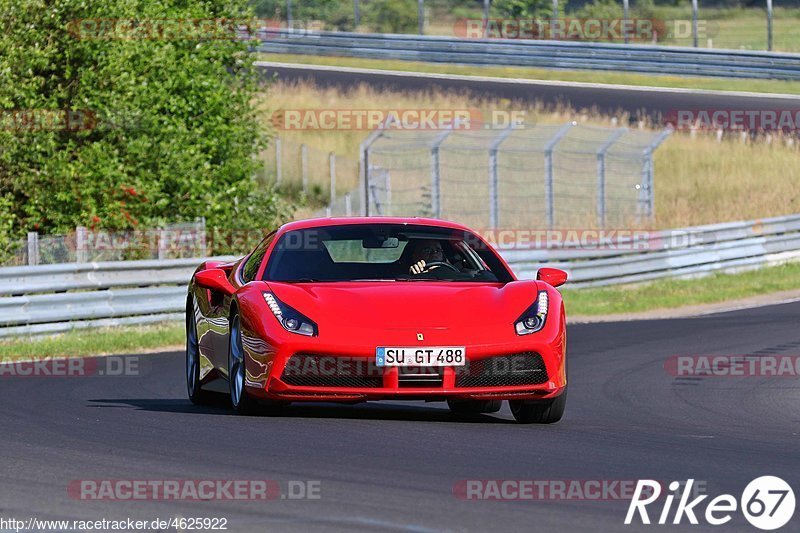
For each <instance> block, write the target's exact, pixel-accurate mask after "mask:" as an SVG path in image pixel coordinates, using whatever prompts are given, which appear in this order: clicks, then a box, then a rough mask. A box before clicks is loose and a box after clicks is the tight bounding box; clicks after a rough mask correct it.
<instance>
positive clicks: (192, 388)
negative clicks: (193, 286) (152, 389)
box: [186, 296, 211, 405]
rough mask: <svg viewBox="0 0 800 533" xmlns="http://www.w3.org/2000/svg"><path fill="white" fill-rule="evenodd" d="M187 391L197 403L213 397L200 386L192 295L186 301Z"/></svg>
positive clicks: (198, 346)
mask: <svg viewBox="0 0 800 533" xmlns="http://www.w3.org/2000/svg"><path fill="white" fill-rule="evenodd" d="M186 392H187V393H188V395H189V400H190V401H191V402H192V403H193V404H195V405H205V404H207V403H208V402H209V400H210V399H211V394H210V393H209V392H208V391H205V390H203V388H202V387H201V386H200V340H199V339H198V338H197V321H196V320H195V317H194V301H193V299H192V297H191V296H190V297H189V300H188V301H187V302H186Z"/></svg>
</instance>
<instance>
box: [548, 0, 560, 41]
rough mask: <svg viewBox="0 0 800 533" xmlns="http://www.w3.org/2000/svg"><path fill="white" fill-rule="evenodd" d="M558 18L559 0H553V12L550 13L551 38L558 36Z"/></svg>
mask: <svg viewBox="0 0 800 533" xmlns="http://www.w3.org/2000/svg"><path fill="white" fill-rule="evenodd" d="M557 18H558V0H553V13H552V14H551V15H550V38H551V39H555V38H556V24H557V21H556V19H557Z"/></svg>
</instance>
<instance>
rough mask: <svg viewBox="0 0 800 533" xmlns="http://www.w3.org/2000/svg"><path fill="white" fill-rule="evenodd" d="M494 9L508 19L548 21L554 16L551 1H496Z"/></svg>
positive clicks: (493, 5)
mask: <svg viewBox="0 0 800 533" xmlns="http://www.w3.org/2000/svg"><path fill="white" fill-rule="evenodd" d="M492 8H493V9H494V10H495V12H497V13H499V14H500V15H501V16H503V17H508V18H523V19H530V18H536V19H546V18H550V17H551V16H552V15H553V2H552V1H551V0H496V1H495V2H492Z"/></svg>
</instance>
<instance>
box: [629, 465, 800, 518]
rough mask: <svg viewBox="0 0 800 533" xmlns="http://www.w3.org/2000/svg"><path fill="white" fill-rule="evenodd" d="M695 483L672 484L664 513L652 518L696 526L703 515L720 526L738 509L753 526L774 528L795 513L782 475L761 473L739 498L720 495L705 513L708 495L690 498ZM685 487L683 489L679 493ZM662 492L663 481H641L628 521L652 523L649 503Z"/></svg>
mask: <svg viewBox="0 0 800 533" xmlns="http://www.w3.org/2000/svg"><path fill="white" fill-rule="evenodd" d="M693 484H694V479H689V480H687V481H686V483H685V484H683V483H680V482H678V481H673V482H672V483H670V484H669V491H670V493H668V494H667V496H666V498H664V503H663V507H662V508H661V512H660V513H659V514H658V515H657V518H656V517H655V516H654V517H653V519H655V520H656V523H657V524H660V525H664V524H667V523H671V524H680V523H681V521H682V520H683V519H684V517H685V518H686V520H687V521H688V522H689V523H690V524H694V525H697V524H699V523H700V522H699V520H698V516H700V517H701V518H704V519H705V521H706V523H708V524H710V525H712V526H721V525H723V524H727V523H728V522H730V521H731V519H732V518H733V513H735V512H736V511H737V508H738V509H741V512H742V514H743V515H744V517H745V519H747V521H748V522H750V524H751V525H753V526H755V527H757V528H758V529H762V530H765V531H771V530H775V529H778V528H780V527H783V526H784V525H786V524H787V523H788V522H789V520H791V519H792V516H793V515H794V508H795V499H794V491H793V490H792V487H790V486H789V484H788V483H786V482H785V481H784V480H782V479H781V478H779V477H775V476H762V477H759V478H756V479H754V480H753V481H751V482H750V483H749V484H748V485H747V487H745V489H744V491H743V492H742V496H741V498H740V499H739V500H738V501H737V500H736V498H735V497H734V496H732V495H731V494H721V495H719V496H717V497H715V498H713V499H712V500H710V501H709V502H707V504H706V506H705V512H701V508H702V506H701V505H700V504H701V503H703V501H704V500H705V499H706V498H708V495H706V494H704V495H700V496H697V497H695V498H694V499H692V500H691V501H690V500H689V498H690V497H691V496H692V485H693ZM682 486H683V487H684V488H683V491H682V492H680V493H678V491H679V490H680V488H681V487H682ZM661 492H662V490H661V484H660V483H659V482H658V481H655V480H650V479H643V480H639V481H638V483H637V484H636V489H635V490H634V493H633V498H632V499H631V504H630V506H629V507H628V514H627V515H626V516H625V524H626V525H630V524H631V523H633V522H634V518H635V517H636V516H637V515H638V520H641V523H642V524H650V523H651V518H650V515H649V514H648V509H647V506H648V505H650V504H653V503H655V502H656V501H657V500H659V498H660V496H661ZM676 499H678V504H677V506H676V507H675V511H674V514H673V511H672V504H673V502H674V501H675V500H676ZM659 503H660V502H659ZM653 507H656V509H652V508H651V511H657V506H653ZM670 518H672V520H671V521H670Z"/></svg>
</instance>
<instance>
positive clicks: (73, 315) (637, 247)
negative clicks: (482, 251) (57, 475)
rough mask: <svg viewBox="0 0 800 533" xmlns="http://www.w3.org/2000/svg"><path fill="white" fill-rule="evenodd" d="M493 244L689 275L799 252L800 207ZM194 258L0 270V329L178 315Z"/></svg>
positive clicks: (511, 254) (587, 269)
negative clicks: (582, 239) (690, 224)
mask: <svg viewBox="0 0 800 533" xmlns="http://www.w3.org/2000/svg"><path fill="white" fill-rule="evenodd" d="M640 235H641V234H640ZM500 252H501V254H502V255H503V256H504V257H505V258H506V260H507V261H508V262H509V264H510V265H511V267H512V268H513V269H514V271H515V273H516V274H517V275H518V276H519V277H520V278H532V277H535V275H536V270H537V269H538V268H539V267H542V266H549V267H557V268H563V269H564V270H566V271H567V272H569V274H570V283H569V286H572V287H581V286H602V285H611V284H619V283H632V282H641V281H650V280H658V279H663V278H672V277H695V276H702V275H706V274H709V273H713V272H720V271H725V272H731V271H738V270H744V269H752V268H758V267H761V266H765V265H771V264H779V263H784V262H790V261H798V260H800V215H792V216H786V217H778V218H770V219H763V220H756V221H747V222H731V223H725V224H714V225H709V226H699V227H694V228H685V229H679V230H668V231H661V232H655V233H650V234H646V236H645V237H644V238H638V237H636V236H633V237H629V238H620V239H617V240H615V241H614V242H613V243H612V245H610V246H609V245H607V243H605V244H604V245H603V246H599V247H596V248H591V247H589V246H586V245H585V244H584V245H573V246H559V247H551V248H538V249H537V248H531V249H519V248H508V247H505V248H503V247H501V248H500ZM219 259H222V260H229V259H231V258H230V257H224V258H219ZM201 261H202V259H176V260H169V261H152V260H148V261H128V262H108V263H84V264H74V263H71V264H62V265H43V266H26V267H11V268H1V269H0V337H10V336H18V335H29V334H39V333H55V332H61V331H67V330H70V329H76V328H85V327H96V326H111V325H118V324H126V323H147V322H156V321H163V320H178V319H180V318H181V317H182V313H183V310H184V306H185V302H186V283H187V282H188V280H189V277H190V276H191V273H192V272H193V271H194V269H195V268H196V266H197V265H198V264H199V263H200V262H201Z"/></svg>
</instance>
